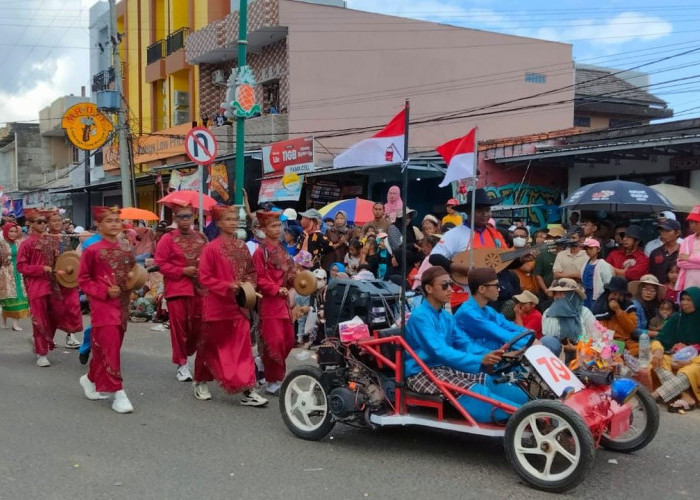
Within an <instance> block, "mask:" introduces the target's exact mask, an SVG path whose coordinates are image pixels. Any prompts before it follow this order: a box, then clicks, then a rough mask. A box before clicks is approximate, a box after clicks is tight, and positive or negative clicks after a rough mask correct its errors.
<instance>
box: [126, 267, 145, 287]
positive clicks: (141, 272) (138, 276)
mask: <svg viewBox="0 0 700 500" xmlns="http://www.w3.org/2000/svg"><path fill="white" fill-rule="evenodd" d="M147 279H148V271H146V268H145V267H143V266H142V265H140V264H134V267H132V268H131V271H129V274H128V275H127V277H126V288H127V290H138V289H140V288H142V287H143V285H145V284H146V280H147Z"/></svg>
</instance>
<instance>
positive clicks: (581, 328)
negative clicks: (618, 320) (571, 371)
mask: <svg viewBox="0 0 700 500" xmlns="http://www.w3.org/2000/svg"><path fill="white" fill-rule="evenodd" d="M549 291H550V292H552V293H553V297H554V302H552V305H551V306H549V309H547V310H546V311H545V312H544V314H543V315H542V338H541V339H540V342H541V343H542V345H544V346H545V347H547V348H548V349H549V350H550V351H552V352H553V353H554V354H555V355H557V356H558V355H559V354H560V353H561V349H562V346H564V349H565V350H566V362H567V363H568V362H569V361H570V360H571V358H573V356H574V354H575V352H576V344H577V343H578V340H579V338H580V337H581V336H582V335H583V334H584V332H589V333H592V332H594V331H595V317H594V316H593V313H592V312H591V311H590V309H588V308H587V307H585V306H584V305H583V301H584V300H585V298H586V292H585V291H584V290H583V287H582V286H581V285H579V284H578V283H576V281H574V280H572V279H570V278H560V279H558V280H554V281H552V285H551V286H550V287H549Z"/></svg>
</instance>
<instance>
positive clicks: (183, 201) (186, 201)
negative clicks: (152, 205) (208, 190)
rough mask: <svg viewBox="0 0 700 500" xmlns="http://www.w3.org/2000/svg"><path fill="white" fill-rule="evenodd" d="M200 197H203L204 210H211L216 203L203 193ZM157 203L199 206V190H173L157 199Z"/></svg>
mask: <svg viewBox="0 0 700 500" xmlns="http://www.w3.org/2000/svg"><path fill="white" fill-rule="evenodd" d="M202 198H203V199H204V210H206V211H209V210H211V209H212V207H214V206H215V205H216V204H217V203H216V200H215V199H214V198H212V197H211V196H207V195H206V194H203V195H202ZM158 203H164V204H166V205H168V204H172V205H189V206H191V207H193V208H199V191H190V190H182V191H173V192H172V193H168V194H166V195H165V196H164V197H162V198H161V199H160V200H158Z"/></svg>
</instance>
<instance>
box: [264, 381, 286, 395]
mask: <svg viewBox="0 0 700 500" xmlns="http://www.w3.org/2000/svg"><path fill="white" fill-rule="evenodd" d="M281 387H282V382H268V384H267V387H265V392H266V393H267V394H270V395H272V396H278V395H279V393H280V388H281Z"/></svg>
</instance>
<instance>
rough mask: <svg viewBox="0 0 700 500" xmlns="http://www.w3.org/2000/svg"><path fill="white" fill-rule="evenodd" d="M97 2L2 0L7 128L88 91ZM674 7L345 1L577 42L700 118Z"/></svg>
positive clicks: (690, 33) (692, 0) (695, 10)
mask: <svg viewBox="0 0 700 500" xmlns="http://www.w3.org/2000/svg"><path fill="white" fill-rule="evenodd" d="M96 1H97V0H22V1H18V0H0V11H2V13H3V15H2V17H1V18H0V126H2V125H4V123H6V122H9V121H36V120H37V119H38V113H39V110H40V109H41V108H43V107H45V106H47V105H48V104H50V103H51V102H52V101H53V100H54V99H56V98H57V97H60V96H62V95H67V94H76V95H78V94H79V93H80V87H81V86H82V85H85V86H87V87H88V89H89V82H90V79H91V75H90V74H89V73H90V71H89V55H90V50H97V48H96V47H90V46H89V45H90V42H89V36H88V34H89V31H88V24H89V7H90V6H91V5H93V4H94V3H96ZM197 1H202V0H197ZM668 2H669V3H668V5H663V4H662V3H661V2H658V0H653V1H651V0H588V1H587V2H582V1H581V0H559V1H557V2H556V3H554V2H551V1H550V0H527V1H523V0H470V1H468V0H347V4H348V7H350V8H353V9H359V10H367V11H372V12H380V13H384V14H390V15H397V16H402V17H410V18H416V19H425V20H429V21H434V22H440V23H445V24H451V25H457V26H463V27H468V28H475V29H482V30H488V31H496V32H499V33H506V34H511V35H518V36H526V37H534V38H542V39H546V40H554V41H561V42H566V43H571V44H572V45H573V56H574V60H575V61H576V62H577V63H580V64H595V65H599V66H608V67H614V68H618V69H631V68H636V67H639V66H641V67H639V71H645V72H648V73H650V83H651V86H650V87H649V89H648V90H649V91H650V92H652V93H653V94H655V95H657V96H659V97H661V98H663V99H665V100H666V101H668V102H669V103H670V107H671V108H672V109H674V111H675V113H676V117H677V119H684V118H692V117H698V116H700V102H698V101H700V36H698V35H699V34H700V27H698V22H699V21H700V2H698V0H668ZM524 5H526V6H527V8H524V7H523V6H524ZM696 48H697V49H698V51H696V52H693V53H690V54H686V55H680V54H681V53H683V52H685V51H690V50H693V49H696ZM660 59H666V60H663V61H660ZM533 64H535V65H536V54H533Z"/></svg>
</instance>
